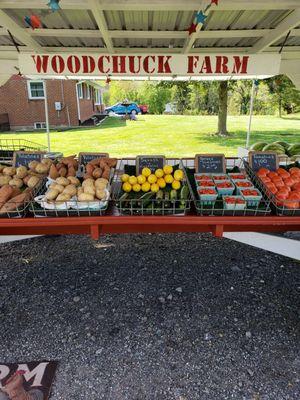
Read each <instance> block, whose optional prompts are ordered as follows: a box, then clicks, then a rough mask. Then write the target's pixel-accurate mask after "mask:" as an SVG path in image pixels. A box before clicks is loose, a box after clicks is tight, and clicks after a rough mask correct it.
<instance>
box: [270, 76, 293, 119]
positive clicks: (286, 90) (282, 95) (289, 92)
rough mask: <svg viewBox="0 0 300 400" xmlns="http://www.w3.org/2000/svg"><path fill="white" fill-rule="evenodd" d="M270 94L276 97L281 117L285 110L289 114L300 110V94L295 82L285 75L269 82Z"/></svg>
mask: <svg viewBox="0 0 300 400" xmlns="http://www.w3.org/2000/svg"><path fill="white" fill-rule="evenodd" d="M267 83H268V86H269V90H270V93H271V94H272V95H274V96H275V99H276V101H277V105H278V113H279V117H280V118H281V116H282V111H283V110H284V111H285V112H286V113H287V114H291V113H294V112H297V111H298V110H299V109H300V93H299V91H298V90H296V88H295V85H294V84H293V82H292V81H291V80H290V79H289V78H288V77H287V76H285V75H279V76H275V77H274V78H270V79H268V80H267Z"/></svg>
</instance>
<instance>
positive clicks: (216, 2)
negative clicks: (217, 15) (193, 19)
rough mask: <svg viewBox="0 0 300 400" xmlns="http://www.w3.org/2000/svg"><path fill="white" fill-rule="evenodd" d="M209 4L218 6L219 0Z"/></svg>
mask: <svg viewBox="0 0 300 400" xmlns="http://www.w3.org/2000/svg"><path fill="white" fill-rule="evenodd" d="M210 4H215V5H216V6H218V5H219V0H211V3H210Z"/></svg>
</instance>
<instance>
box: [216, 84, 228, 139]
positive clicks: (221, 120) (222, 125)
mask: <svg viewBox="0 0 300 400" xmlns="http://www.w3.org/2000/svg"><path fill="white" fill-rule="evenodd" d="M227 103H228V81H220V83H219V114H218V132H217V135H222V136H226V135H228V131H227Z"/></svg>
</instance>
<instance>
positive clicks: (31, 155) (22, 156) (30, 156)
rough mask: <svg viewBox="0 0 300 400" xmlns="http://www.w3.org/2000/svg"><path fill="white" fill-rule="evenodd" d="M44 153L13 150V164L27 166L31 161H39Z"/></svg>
mask: <svg viewBox="0 0 300 400" xmlns="http://www.w3.org/2000/svg"><path fill="white" fill-rule="evenodd" d="M45 154H46V153H45V152H44V151H15V152H14V157H13V166H14V167H19V166H20V165H24V166H25V167H27V166H28V164H29V163H30V162H31V161H38V162H41V160H42V159H43V158H44V156H45Z"/></svg>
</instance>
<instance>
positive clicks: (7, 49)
mask: <svg viewBox="0 0 300 400" xmlns="http://www.w3.org/2000/svg"><path fill="white" fill-rule="evenodd" d="M251 49H252V48H251V47H203V48H194V49H191V54H208V53H219V54H225V53H227V54H228V53H229V54H235V53H239V54H249V53H250V52H251ZM181 50H182V49H181V48H173V49H169V48H165V47H157V48H151V49H148V48H144V47H137V48H127V47H115V54H149V53H151V54H157V53H160V54H180V53H181ZM279 50H280V46H273V47H268V48H267V49H266V50H265V51H264V53H267V54H270V53H274V54H278V51H279ZM20 52H21V53H32V50H31V49H29V48H28V47H26V46H21V47H20ZM43 53H73V54H74V53H75V54H77V55H80V54H88V53H96V54H108V52H107V49H106V48H99V47H43ZM282 56H283V58H284V59H290V58H299V57H300V46H287V47H284V49H283V52H282ZM17 58H18V53H17V51H16V49H15V47H14V46H0V59H17Z"/></svg>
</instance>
